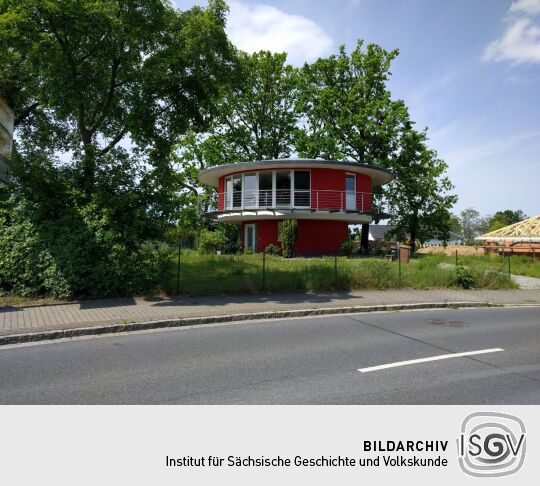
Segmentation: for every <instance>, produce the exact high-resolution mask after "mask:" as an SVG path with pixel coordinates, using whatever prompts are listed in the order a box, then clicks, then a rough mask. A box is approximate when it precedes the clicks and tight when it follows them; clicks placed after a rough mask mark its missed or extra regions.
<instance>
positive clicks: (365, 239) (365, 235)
mask: <svg viewBox="0 0 540 486" xmlns="http://www.w3.org/2000/svg"><path fill="white" fill-rule="evenodd" d="M360 247H361V248H362V251H363V252H364V253H369V223H363V224H362V235H361V239H360Z"/></svg>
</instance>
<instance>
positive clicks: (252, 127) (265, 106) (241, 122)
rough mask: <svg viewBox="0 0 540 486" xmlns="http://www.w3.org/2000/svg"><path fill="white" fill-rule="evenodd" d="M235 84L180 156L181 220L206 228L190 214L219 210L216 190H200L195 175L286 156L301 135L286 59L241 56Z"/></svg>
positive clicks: (181, 148)
mask: <svg viewBox="0 0 540 486" xmlns="http://www.w3.org/2000/svg"><path fill="white" fill-rule="evenodd" d="M235 66H236V70H235V72H236V74H235V77H234V81H233V82H232V83H230V84H228V85H226V86H224V87H223V89H222V91H221V97H220V101H219V103H218V108H217V110H216V114H215V116H214V118H213V121H212V124H211V126H210V127H209V129H208V130H207V132H205V133H204V134H195V133H188V134H187V135H185V136H184V137H182V138H181V139H180V141H179V143H178V154H177V157H176V163H177V173H178V174H179V175H178V177H179V178H181V179H182V181H183V182H182V184H183V187H184V190H183V192H182V194H181V198H182V200H181V204H180V205H181V206H182V207H183V208H184V210H183V211H182V214H183V220H184V221H185V222H186V224H190V225H196V224H203V225H205V226H208V225H209V224H211V223H209V222H201V221H200V220H199V221H198V220H197V218H196V216H195V215H194V214H193V213H192V212H190V211H191V210H190V208H191V207H194V206H196V205H197V204H199V205H201V209H203V210H206V209H207V208H208V206H209V205H214V206H215V205H216V197H215V196H216V194H215V191H213V190H210V189H208V188H204V189H200V188H199V183H198V179H197V176H198V174H199V172H200V171H201V170H204V169H206V168H208V167H212V166H214V165H221V164H225V163H234V162H243V161H249V160H262V159H277V158H283V157H288V156H290V155H291V153H293V151H294V136H295V132H296V130H297V120H298V116H297V112H296V103H297V98H298V90H297V87H296V85H297V73H296V70H295V69H294V68H292V67H291V66H290V65H288V64H287V63H286V54H272V53H270V52H268V51H261V52H257V53H254V54H247V53H245V52H237V55H236V59H235Z"/></svg>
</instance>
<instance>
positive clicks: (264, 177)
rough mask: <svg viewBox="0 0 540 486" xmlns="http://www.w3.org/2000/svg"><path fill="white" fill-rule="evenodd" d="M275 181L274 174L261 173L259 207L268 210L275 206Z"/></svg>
mask: <svg viewBox="0 0 540 486" xmlns="http://www.w3.org/2000/svg"><path fill="white" fill-rule="evenodd" d="M273 179H274V176H273V173H272V172H259V207H261V208H268V207H271V206H273V205H274V201H273V199H272V196H273V194H272V193H273V191H272V185H273V183H272V181H273Z"/></svg>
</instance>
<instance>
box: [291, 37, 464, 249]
mask: <svg viewBox="0 0 540 486" xmlns="http://www.w3.org/2000/svg"><path fill="white" fill-rule="evenodd" d="M397 55H398V51H397V50H394V51H390V52H388V51H386V50H384V49H383V48H382V47H380V46H378V45H376V44H368V45H367V46H366V47H365V48H364V44H363V41H358V44H357V46H356V48H355V49H354V50H353V51H352V52H351V54H350V55H348V54H347V53H346V51H345V48H344V46H341V47H340V51H339V54H338V55H337V56H330V57H328V58H326V59H319V60H318V61H316V62H315V63H314V64H312V65H305V66H304V68H303V69H302V72H301V76H300V80H299V86H300V92H301V96H300V103H299V109H300V111H301V113H302V116H303V119H304V120H305V123H304V125H303V127H302V130H301V131H299V133H298V134H297V142H296V147H297V149H298V152H299V154H300V155H301V156H305V157H324V158H329V159H347V160H352V161H355V162H357V163H359V164H362V163H368V164H375V165H379V166H382V167H385V168H389V169H391V170H392V171H393V172H394V174H395V175H396V180H395V181H394V182H393V183H391V184H390V185H388V186H385V187H382V188H375V189H374V192H375V194H376V196H377V200H378V201H381V200H386V202H388V204H389V205H390V208H391V212H392V215H391V218H390V224H393V225H395V226H396V228H395V235H396V236H397V237H398V238H399V239H405V235H406V234H410V239H411V243H412V246H413V247H414V246H415V243H416V239H417V238H420V239H423V238H424V237H427V236H430V233H431V234H433V233H437V234H438V235H443V236H444V235H447V234H448V224H449V223H448V218H449V212H448V211H449V209H450V207H451V206H452V204H453V203H454V202H455V201H456V197H455V196H452V195H449V194H447V191H449V190H450V189H451V188H452V184H451V183H450V180H449V179H448V177H447V176H446V175H445V171H446V168H447V165H446V164H445V163H444V161H442V160H440V159H439V158H437V154H436V153H435V152H434V151H433V150H429V149H428V148H427V145H426V142H427V136H426V132H425V131H424V132H416V131H414V130H413V129H412V124H413V123H412V122H411V120H410V118H409V114H408V110H407V107H406V106H405V103H404V102H403V101H402V100H394V99H392V95H391V93H390V90H389V89H388V87H387V83H388V80H389V79H390V75H391V72H390V67H391V63H392V61H393V60H394V59H395V57H396V56H397ZM362 236H363V238H362V240H363V245H362V246H363V247H364V248H365V247H366V245H367V225H363V228H362Z"/></svg>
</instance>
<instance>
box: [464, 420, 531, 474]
mask: <svg viewBox="0 0 540 486" xmlns="http://www.w3.org/2000/svg"><path fill="white" fill-rule="evenodd" d="M526 445H527V444H526V434H525V425H524V424H523V421H522V420H521V419H519V418H518V417H515V416H513V415H509V414H505V413H497V412H475V413H472V414H470V415H468V416H467V417H466V418H465V420H464V421H463V423H462V424H461V434H460V436H459V438H458V439H457V446H458V457H459V465H460V467H461V469H462V470H463V471H464V472H465V473H467V474H468V475H470V476H476V477H486V476H489V477H498V476H507V475H509V474H514V473H515V472H517V471H518V470H519V469H520V468H521V466H522V465H523V461H524V460H525V449H526Z"/></svg>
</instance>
